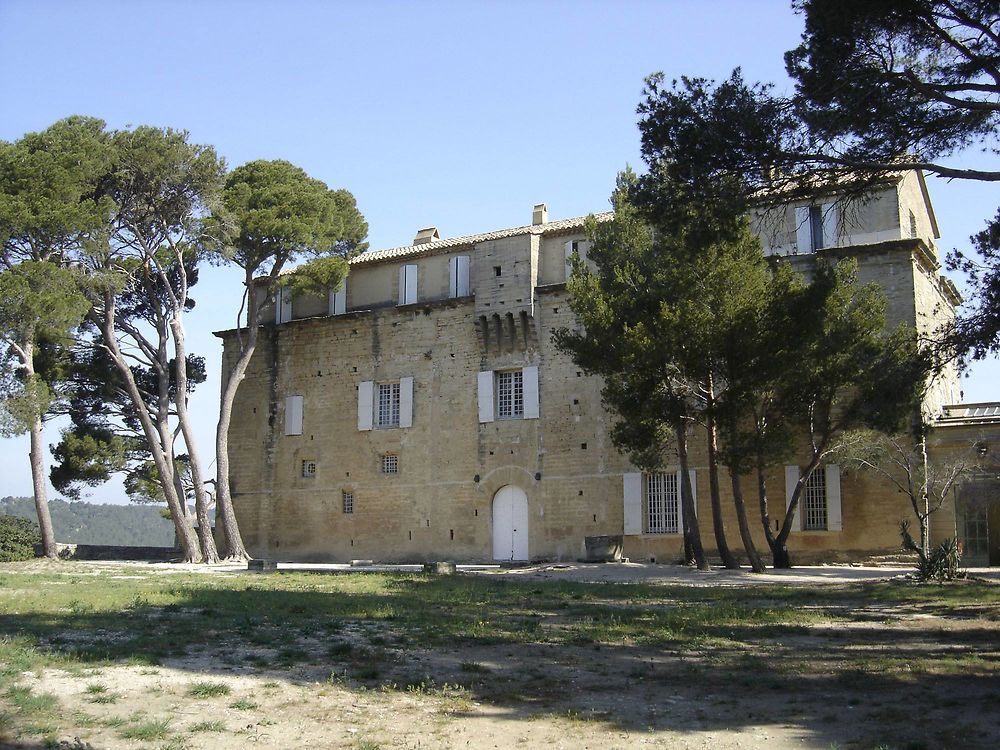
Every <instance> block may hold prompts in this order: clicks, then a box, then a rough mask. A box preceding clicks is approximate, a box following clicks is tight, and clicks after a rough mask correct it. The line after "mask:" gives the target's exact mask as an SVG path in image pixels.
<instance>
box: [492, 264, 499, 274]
mask: <svg viewBox="0 0 1000 750" xmlns="http://www.w3.org/2000/svg"><path fill="white" fill-rule="evenodd" d="M493 275H494V276H499V275H500V266H493Z"/></svg>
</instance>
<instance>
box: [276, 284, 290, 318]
mask: <svg viewBox="0 0 1000 750" xmlns="http://www.w3.org/2000/svg"><path fill="white" fill-rule="evenodd" d="M276 308H277V309H275V311H274V322H275V323H277V324H278V325H281V324H282V323H287V322H288V321H290V320H291V319H292V290H291V289H290V288H288V287H285V286H283V287H281V289H279V290H278V304H277V305H276Z"/></svg>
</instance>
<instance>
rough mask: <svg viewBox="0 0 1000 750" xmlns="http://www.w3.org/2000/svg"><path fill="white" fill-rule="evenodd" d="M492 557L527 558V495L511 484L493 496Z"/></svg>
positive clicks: (507, 558) (495, 558) (501, 558)
mask: <svg viewBox="0 0 1000 750" xmlns="http://www.w3.org/2000/svg"><path fill="white" fill-rule="evenodd" d="M493 559H494V560H527V559H528V496H527V495H526V494H524V490H522V489H521V488H520V487H515V486H514V485H512V484H508V485H507V486H506V487H501V488H500V489H499V490H497V494H496V495H494V496H493Z"/></svg>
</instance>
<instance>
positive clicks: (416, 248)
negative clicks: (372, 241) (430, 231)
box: [351, 211, 614, 266]
mask: <svg viewBox="0 0 1000 750" xmlns="http://www.w3.org/2000/svg"><path fill="white" fill-rule="evenodd" d="M593 216H594V218H595V219H596V220H597V221H609V220H610V219H611V217H612V216H614V214H613V213H612V212H610V211H608V212H605V213H599V214H593ZM586 220H587V217H586V216H578V217H576V218H573V219H560V220H558V221H549V222H546V223H545V224H534V225H528V226H523V227H512V228H510V229H497V230H495V231H492V232H483V233H482V234H469V235H465V236H464V237H448V238H446V239H443V240H437V241H435V242H426V243H424V244H422V245H403V246H401V247H391V248H387V249H385V250H368V251H367V252H364V253H362V254H361V255H358V256H356V257H354V258H352V259H351V265H352V266H357V265H367V264H369V263H378V262H380V261H386V260H397V259H400V258H416V257H419V256H421V255H430V254H432V253H435V252H439V251H441V250H447V249H448V248H452V247H462V246H464V245H475V244H477V243H480V242H490V241H491V240H502V239H504V238H506V237H515V236H517V235H519V234H549V233H550V232H561V231H566V230H568V229H577V228H582V227H583V224H584V222H585V221H586Z"/></svg>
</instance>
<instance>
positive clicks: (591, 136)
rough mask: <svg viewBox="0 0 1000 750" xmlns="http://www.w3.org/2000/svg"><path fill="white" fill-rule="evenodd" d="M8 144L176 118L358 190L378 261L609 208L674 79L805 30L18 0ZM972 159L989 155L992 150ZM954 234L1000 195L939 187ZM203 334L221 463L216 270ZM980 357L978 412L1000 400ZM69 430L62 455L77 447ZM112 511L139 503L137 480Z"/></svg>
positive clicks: (997, 370) (611, 9) (707, 9)
mask: <svg viewBox="0 0 1000 750" xmlns="http://www.w3.org/2000/svg"><path fill="white" fill-rule="evenodd" d="M0 29H3V31H4V43H3V45H0V103H2V104H0V107H2V110H0V112H2V114H0V139H2V140H8V141H10V140H16V139H17V138H19V137H20V136H21V135H23V134H24V133H25V132H29V131H34V130H41V129H44V128H45V127H47V126H48V125H50V124H52V123H53V122H54V121H56V120H58V119H60V118H62V117H65V116H67V115H71V114H83V115H91V116H95V117H100V118H103V119H104V120H106V121H107V123H108V125H109V126H110V127H112V128H117V127H125V126H128V125H144V124H148V125H157V126H169V127H173V128H177V129H184V130H188V131H189V132H190V134H191V140H192V141H194V142H197V143H207V144H212V145H214V146H215V148H216V149H217V150H218V152H219V153H220V154H221V155H222V156H223V157H224V158H225V159H226V161H227V162H228V164H229V165H230V166H231V167H235V166H238V165H240V164H242V163H244V162H247V161H249V160H251V159H276V158H282V159H288V160H289V161H292V162H294V163H296V164H298V165H299V166H301V167H302V168H304V169H305V170H306V171H307V172H308V173H309V174H310V175H312V176H314V177H317V178H319V179H321V180H323V181H325V182H326V183H327V184H328V185H330V186H331V187H336V188H341V187H343V188H347V189H348V190H350V191H351V192H352V193H354V195H355V197H356V198H357V201H358V205H359V207H360V209H361V211H362V212H363V213H364V215H365V217H366V218H367V220H368V223H369V227H370V233H369V241H370V244H371V246H372V247H373V248H379V247H393V246H396V245H402V244H409V243H410V241H411V240H412V239H413V236H414V234H415V233H416V231H417V229H419V228H421V227H426V226H430V225H434V226H437V227H438V229H439V230H440V232H441V235H442V236H443V237H451V236H457V235H462V234H472V233H475V232H480V231H488V230H491V229H498V228H502V227H508V226H519V225H523V224H526V223H529V222H530V212H531V207H532V205H533V204H535V203H539V202H545V203H547V204H548V207H549V216H550V218H551V219H559V218H566V217H571V216H580V215H584V214H587V213H590V212H592V211H601V210H604V209H605V208H606V207H607V205H608V196H609V195H610V193H611V189H612V187H613V185H614V180H615V175H616V173H617V172H618V171H619V170H620V169H622V168H623V167H624V166H626V165H627V164H631V165H633V166H635V167H640V166H641V162H640V159H639V136H638V130H637V128H636V120H637V117H636V114H635V108H636V105H637V104H638V102H639V99H640V96H641V93H642V85H643V78H644V77H645V76H646V75H648V74H649V73H652V72H654V71H657V70H662V71H664V73H666V75H667V76H668V77H677V76H680V75H689V76H704V77H708V78H722V77H725V76H726V75H728V73H729V72H730V70H731V69H732V68H733V67H735V66H742V67H743V70H744V74H745V76H746V77H747V78H748V79H751V80H769V81H774V82H775V83H776V84H777V87H778V89H779V90H785V89H787V88H788V82H787V79H786V78H785V74H784V68H783V65H782V53H783V52H784V51H785V50H787V49H789V48H791V47H793V46H795V44H796V43H797V41H798V37H799V34H800V33H801V19H800V18H798V17H797V16H795V15H794V14H793V13H792V11H791V10H790V8H789V5H788V3H786V2H778V1H771V0H754V1H752V2H747V1H746V0H743V1H742V2H727V1H722V0H720V1H716V2H710V3H709V2H693V1H692V2H684V1H681V0H675V1H674V2H669V1H665V0H661V1H660V2H642V1H639V0H618V1H617V2H611V0H607V1H606V2H589V1H587V0H577V1H576V2H568V1H566V2H562V1H557V0H552V1H548V2H546V1H544V0H536V1H535V2H521V1H519V0H507V1H506V2H486V1H482V2H468V1H467V2H443V1H438V2H390V1H388V0H370V1H369V2H304V1H302V2H295V1H294V0H286V1H284V2H278V1H277V0H274V1H272V2H263V1H259V0H242V1H240V2H236V1H235V0H230V1H228V2H227V1H224V0H216V1H214V2H213V1H212V0H202V1H201V2H183V1H180V0H174V2H170V3H166V2H144V1H142V0H133V1H132V2H101V1H100V0H88V2H54V1H50V2H37V1H34V0H0ZM969 161H972V162H974V161H975V158H974V157H973V156H970V157H969ZM930 189H931V195H932V198H933V200H934V204H935V208H936V211H937V216H938V222H939V224H940V227H941V232H942V238H941V240H940V247H941V249H942V251H946V250H948V249H950V248H952V247H964V246H966V245H967V238H968V236H969V235H970V234H972V233H973V232H976V231H978V230H979V229H980V228H981V227H982V226H983V223H984V221H985V219H986V218H987V217H989V216H991V215H993V214H994V213H995V211H996V207H997V203H998V200H997V193H996V188H995V187H991V186H988V185H983V184H960V183H957V182H952V183H950V184H949V183H946V182H944V181H942V180H935V179H931V180H930ZM194 297H195V298H196V300H197V301H198V303H199V304H198V306H197V308H196V309H195V311H194V312H193V313H192V314H191V315H190V317H189V320H188V323H187V327H188V332H189V336H190V349H191V351H193V352H195V353H198V354H201V355H202V356H205V357H206V358H207V361H208V366H209V376H210V377H209V381H208V382H207V383H205V384H204V385H203V386H201V388H200V389H199V391H198V392H197V393H196V394H195V395H194V399H193V407H194V409H193V410H194V412H195V413H196V414H197V415H198V429H199V434H200V443H201V446H200V447H201V450H202V452H203V453H204V454H206V462H208V461H209V460H210V458H211V456H210V453H211V451H212V446H213V443H214V424H215V419H216V416H217V406H218V392H219V359H220V349H219V346H218V343H217V339H215V338H214V337H213V336H212V335H211V332H212V331H213V330H219V329H223V328H231V327H233V326H234V325H235V322H236V311H237V309H238V307H239V297H240V288H239V275H238V274H235V273H233V272H227V271H225V270H223V269H210V270H208V271H206V272H203V274H202V281H201V283H200V284H199V285H198V286H197V287H196V288H195V290H194ZM998 383H1000V365H998V363H997V361H996V360H993V361H991V362H990V363H987V364H986V365H980V366H978V367H977V368H975V370H974V371H973V373H972V374H971V376H970V377H969V378H968V379H967V380H966V381H965V383H964V389H965V396H966V400H989V399H996V398H1000V388H998V387H997V384H998ZM57 433H58V425H57V424H53V425H49V427H48V433H47V441H48V442H49V443H54V442H56V440H57V439H58V434H57ZM0 446H2V450H0V496H5V495H29V494H30V493H31V479H30V472H29V470H28V462H27V451H28V447H27V441H26V440H24V439H18V440H5V441H2V443H0ZM88 499H90V500H93V501H95V502H103V501H111V502H124V495H123V493H122V491H121V489H120V485H118V484H117V483H114V484H112V485H110V486H108V487H104V488H97V489H94V490H92V491H91V492H90V495H89V498H88Z"/></svg>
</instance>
